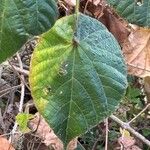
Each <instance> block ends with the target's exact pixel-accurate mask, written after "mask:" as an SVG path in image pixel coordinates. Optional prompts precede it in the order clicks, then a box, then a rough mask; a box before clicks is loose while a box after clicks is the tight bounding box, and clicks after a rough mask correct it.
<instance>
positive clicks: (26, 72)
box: [13, 65, 29, 76]
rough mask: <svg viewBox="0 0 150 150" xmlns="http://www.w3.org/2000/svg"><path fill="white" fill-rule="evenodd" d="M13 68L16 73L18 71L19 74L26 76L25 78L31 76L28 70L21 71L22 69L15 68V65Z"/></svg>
mask: <svg viewBox="0 0 150 150" xmlns="http://www.w3.org/2000/svg"><path fill="white" fill-rule="evenodd" d="M13 68H14V69H15V70H16V71H18V72H19V73H21V74H23V75H25V76H29V71H28V70H25V69H21V68H19V67H16V66H14V65H13Z"/></svg>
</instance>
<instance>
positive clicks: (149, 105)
mask: <svg viewBox="0 0 150 150" xmlns="http://www.w3.org/2000/svg"><path fill="white" fill-rule="evenodd" d="M148 107H150V104H148V105H147V106H146V107H145V108H144V109H143V110H142V111H141V112H140V113H139V114H137V115H136V116H135V117H134V118H133V119H131V120H130V121H129V122H128V124H131V123H132V122H133V121H134V120H135V119H137V118H138V117H139V116H140V115H141V114H142V113H143V112H144V111H145V110H146V109H147V108H148Z"/></svg>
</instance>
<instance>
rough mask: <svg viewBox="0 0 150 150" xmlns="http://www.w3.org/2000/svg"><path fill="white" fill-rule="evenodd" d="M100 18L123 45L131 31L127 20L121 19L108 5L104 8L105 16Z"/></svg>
mask: <svg viewBox="0 0 150 150" xmlns="http://www.w3.org/2000/svg"><path fill="white" fill-rule="evenodd" d="M99 20H100V21H101V22H102V23H103V24H104V25H105V26H106V27H107V28H108V30H109V31H110V32H111V33H112V34H113V35H114V37H115V38H116V39H117V41H118V42H119V43H120V45H122V44H123V43H124V41H125V40H126V39H127V38H128V36H129V34H130V32H129V30H128V28H127V22H125V21H124V20H121V18H119V16H117V15H116V14H115V13H114V12H113V11H112V10H111V8H109V7H107V8H105V9H104V10H103V16H102V17H101V18H99Z"/></svg>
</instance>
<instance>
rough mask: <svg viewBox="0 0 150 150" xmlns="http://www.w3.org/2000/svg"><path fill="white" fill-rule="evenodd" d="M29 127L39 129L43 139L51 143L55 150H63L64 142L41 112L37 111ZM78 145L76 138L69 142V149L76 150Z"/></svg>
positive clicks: (46, 142) (38, 133)
mask: <svg viewBox="0 0 150 150" xmlns="http://www.w3.org/2000/svg"><path fill="white" fill-rule="evenodd" d="M37 127H38V128H37ZM29 128H31V129H32V130H33V131H34V130H36V129H37V130H36V134H37V135H38V136H39V137H40V138H41V139H42V140H43V143H45V145H47V146H50V145H51V146H52V147H53V148H54V149H55V150H63V143H62V142H61V140H60V139H59V138H58V137H57V136H56V135H55V133H54V132H53V130H52V129H51V128H50V126H49V125H48V123H47V122H46V121H45V120H44V118H43V117H42V116H41V115H40V114H39V113H36V115H35V118H34V119H32V120H31V121H30V122H29ZM76 147H77V139H74V140H72V141H71V142H70V143H69V145H68V147H67V149H68V150H74V149H75V148H76Z"/></svg>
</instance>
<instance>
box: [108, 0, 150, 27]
mask: <svg viewBox="0 0 150 150" xmlns="http://www.w3.org/2000/svg"><path fill="white" fill-rule="evenodd" d="M107 1H108V3H110V5H112V6H113V7H114V8H115V9H116V11H117V12H118V13H119V15H121V16H122V17H124V18H125V19H127V20H128V21H129V22H130V23H133V24H137V25H139V26H144V27H145V26H147V27H150V0H107Z"/></svg>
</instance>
